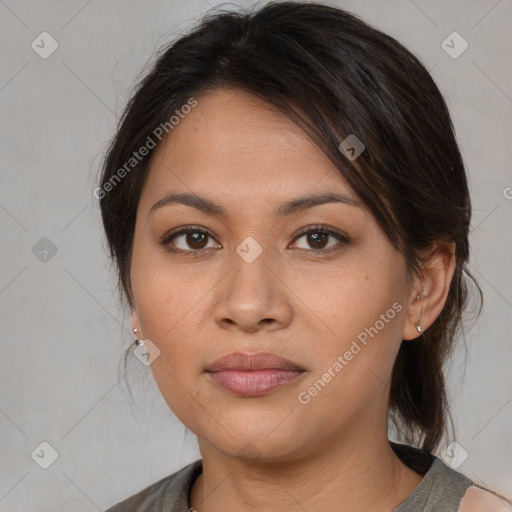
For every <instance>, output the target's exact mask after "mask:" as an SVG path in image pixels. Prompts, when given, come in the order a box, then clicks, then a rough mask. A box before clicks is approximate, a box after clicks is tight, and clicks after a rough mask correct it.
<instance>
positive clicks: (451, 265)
mask: <svg viewBox="0 0 512 512" xmlns="http://www.w3.org/2000/svg"><path fill="white" fill-rule="evenodd" d="M455 263H456V261H455V242H451V243H435V244H433V246H432V247H431V249H430V253H429V255H428V258H427V260H426V262H425V263H424V264H423V267H422V269H421V272H420V275H419V276H418V277H416V278H415V280H414V283H413V285H412V287H411V291H410V294H409V297H408V299H407V311H406V313H407V320H406V322H405V325H404V331H403V333H402V339H404V340H413V339H415V338H418V337H419V336H421V333H420V332H418V330H417V328H416V326H417V325H420V326H421V329H422V331H423V332H425V331H426V330H427V329H428V328H429V327H430V326H431V325H432V324H433V323H434V321H435V320H436V318H437V317H438V316H439V315H440V313H441V311H442V310H443V307H444V305H445V303H446V298H447V297H448V292H449V290H450V284H451V282H452V278H453V273H454V272H455Z"/></svg>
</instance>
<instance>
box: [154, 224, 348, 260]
mask: <svg viewBox="0 0 512 512" xmlns="http://www.w3.org/2000/svg"><path fill="white" fill-rule="evenodd" d="M190 233H201V234H203V235H206V236H208V237H210V238H214V237H213V236H212V235H211V233H210V232H209V231H207V230H205V229H203V228H201V227H199V226H186V227H184V228H178V229H177V230H175V231H171V232H170V233H168V234H167V235H165V236H164V237H163V239H162V240H161V244H162V245H163V246H165V247H166V249H167V250H169V251H171V252H173V253H182V254H185V255H187V256H189V255H193V256H197V255H199V254H201V252H204V251H206V250H207V249H197V250H194V249H190V250H185V249H176V248H172V247H171V246H170V243H171V241H172V240H173V239H174V238H176V237H178V236H180V235H186V234H190ZM310 233H320V234H325V235H329V236H332V237H333V238H336V239H337V240H338V241H339V242H341V244H336V245H334V246H332V247H329V248H328V249H299V250H300V251H306V252H315V253H322V254H330V253H332V252H336V251H339V250H340V249H341V248H342V247H343V246H345V245H348V244H349V243H350V240H349V239H348V238H347V236H346V235H344V234H342V233H340V232H338V231H335V230H333V229H331V228H328V227H326V226H312V227H308V228H304V229H303V230H301V231H299V233H297V235H296V237H295V238H294V240H293V242H296V241H297V240H299V239H300V238H302V237H303V236H304V235H308V234H310Z"/></svg>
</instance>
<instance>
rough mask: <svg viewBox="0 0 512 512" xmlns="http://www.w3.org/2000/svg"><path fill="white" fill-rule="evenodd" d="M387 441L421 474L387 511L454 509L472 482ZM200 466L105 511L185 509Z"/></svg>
mask: <svg viewBox="0 0 512 512" xmlns="http://www.w3.org/2000/svg"><path fill="white" fill-rule="evenodd" d="M390 444H391V447H392V448H393V450H394V451H395V453H396V454H397V455H398V457H399V458H400V459H401V460H402V462H403V463H404V464H406V465H407V466H409V467H410V468H412V469H413V470H414V471H416V472H418V473H420V474H422V475H424V476H423V480H422V481H421V482H420V483H419V485H418V486H417V487H416V489H414V491H413V492H412V494H411V495H410V496H409V497H408V498H407V499H406V500H405V501H403V502H402V503H400V504H399V505H397V506H396V507H395V508H394V509H393V510H391V511H390V512H457V510H458V508H459V504H460V502H461V500H462V498H463V497H464V494H465V492H466V490H467V489H468V488H469V487H471V485H473V482H472V481H471V480H470V479H469V478H467V477H466V476H464V475H463V474H462V473H459V472H457V471H455V470H453V469H452V468H450V467H449V466H447V465H446V464H445V463H444V462H443V461H442V460H441V459H439V458H437V457H436V456H434V455H432V454H430V453H428V452H426V451H424V450H420V449H418V448H415V447H413V446H409V445H404V444H397V443H394V442H392V441H391V442H390ZM202 469H203V463H202V460H201V459H199V460H196V461H195V462H192V463H191V464H189V465H188V466H185V467H184V468H182V469H180V470H179V471H177V472H176V473H173V474H172V475H170V476H167V477H165V478H163V479H162V480H159V481H158V482H156V483H154V484H152V485H150V486H149V487H146V488H145V489H143V490H142V491H140V492H139V493H137V494H135V495H133V496H132V497H130V498H128V499H126V500H124V501H122V502H120V503H118V504H117V505H114V506H113V507H110V508H109V509H107V510H106V512H189V508H190V505H189V496H190V490H191V488H192V486H193V484H194V481H195V480H196V478H197V477H198V476H199V475H200V474H201V472H202Z"/></svg>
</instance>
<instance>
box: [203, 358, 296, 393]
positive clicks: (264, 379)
mask: <svg viewBox="0 0 512 512" xmlns="http://www.w3.org/2000/svg"><path fill="white" fill-rule="evenodd" d="M205 371H206V373H207V374H208V376H209V378H210V379H211V380H212V382H213V383H215V384H216V385H217V386H219V387H220V388H222V389H223V390H225V391H229V392H230V393H232V394H234V395H236V396H241V397H253V398H254V397H258V396H263V395H267V394H269V393H271V392H273V391H275V390H276V389H279V388H281V387H282V386H285V385H286V384H290V383H291V382H294V381H296V380H297V379H298V378H300V377H301V376H302V375H303V374H304V373H306V370H305V369H304V368H302V367H300V366H299V365H297V364H296V363H294V362H292V361H290V360H288V359H285V358H282V357H279V356H277V355H275V354H270V353H268V352H265V353H259V354H244V353H240V352H236V353H233V354H228V355H227V356H224V357H221V358H220V359H217V360H216V361H215V362H214V363H213V364H212V365H210V366H208V367H207V368H206V370H205Z"/></svg>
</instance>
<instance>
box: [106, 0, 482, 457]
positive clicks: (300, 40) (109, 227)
mask: <svg viewBox="0 0 512 512" xmlns="http://www.w3.org/2000/svg"><path fill="white" fill-rule="evenodd" d="M216 88H238V89H242V90H245V91H248V92H250V93H252V94H254V95H257V96H258V97H260V98H262V99H264V100H265V101H267V102H268V103H270V104H272V105H274V106H275V107H277V108H278V109H279V110H280V111H281V112H283V113H284V114H285V115H287V116H288V117H289V118H290V119H292V120H293V121H295V122H296V123H298V124H299V125H300V126H301V127H303V129H304V130H305V131H306V132H307V133H308V135H309V136H310V137H311V139H312V140H313V141H314V142H315V143H316V144H317V145H318V146H319V148H320V149H321V150H322V151H323V152H324V153H325V154H326V155H327V156H328V157H329V158H330V160H331V161H332V162H333V164H334V165H335V166H336V168H337V169H338V170H339V172H340V174H341V175H342V176H343V177H344V178H345V179H346V180H347V182H348V184H349V185H350V186H351V187H352V188H353V190H354V192H355V193H356V194H357V195H358V196H359V198H360V199H361V200H362V201H363V203H364V204H365V205H366V206H367V207H368V208H369V210H370V211H371V212H372V214H373V215H374V217H375V219H376V221H377V223H378V224H379V226H380V227H381V229H382V231H383V232H384V234H385V236H386V237H387V238H388V239H389V241H390V243H391V244H392V245H393V246H394V247H396V248H397V249H398V250H400V251H401V253H402V254H403V255H404V258H405V261H406V263H407V268H408V271H409V277H411V276H414V275H415V274H417V272H418V270H419V269H420V268H421V264H422V263H423V262H424V259H422V258H421V256H420V255H421V254H422V253H423V252H424V251H425V250H427V249H428V248H430V247H432V244H434V245H435V244H437V245H443V244H446V243H449V242H455V244H456V268H455V273H454V276H453V280H452V282H451V286H450V290H449V294H448V298H447V301H446V305H445V307H444V309H443V311H442V313H441V314H440V315H439V317H438V318H437V319H436V321H435V322H434V324H433V325H432V326H431V327H430V328H429V329H428V330H427V331H426V332H424V333H423V335H422V336H421V338H420V339H419V340H416V341H413V342H405V341H404V342H402V345H401V347H400V350H399V353H398V356H397V359H396V362H395V365H394V368H393V375H392V385H391V392H390V402H389V411H390V419H391V421H392V422H393V424H394V425H395V426H396V431H397V435H398V440H401V441H404V442H408V443H410V444H416V445H418V446H421V447H422V448H423V449H425V450H427V451H429V452H433V451H434V450H435V449H436V448H437V447H438V445H439V443H440V441H441V439H442V437H443V436H444V434H445V432H446V429H447V419H449V417H450V416H449V412H448V405H447V395H446V388H445V379H444V375H443V364H444V362H445V361H446V359H447V357H448V356H449V355H450V353H451V351H452V350H453V343H454V342H455V340H456V339H457V337H458V335H459V334H460V332H462V313H463V311H464V309H465V307H466V302H467V299H468V289H467V284H468V283H469V281H468V280H467V277H469V278H470V279H471V280H472V279H473V278H472V277H471V274H470V273H469V272H468V270H467V267H466V263H467V261H468V255H469V247H468V232H469V227H470V218H471V204H470V197H469V191H468V184H467V181H466V173H465V168H464V163H463V161H462V157H461V154H460V152H459V148H458V146H457V142H456V138H455V133H454V128H453V125H452V121H451V118H450V115H449V112H448V109H447V106H446V103H445V101H444V99H443V97H442V95H441V93H440V91H439V89H438V87H437V86H436V84H435V82H434V80H433V79H432V77H431V76H430V74H429V72H428V71H427V70H426V69H425V67H424V66H423V65H422V64H421V62H420V61H419V59H418V58H417V57H415V56H414V55H413V54H412V53H411V52H410V51H408V50H407V49H406V48H404V47H403V46H402V45H401V44H400V43H399V42H398V41H396V40H395V39H394V38H392V37H390V36H388V35H386V34H384V33H382V32H381V31H379V30H377V29H375V28H373V27H371V26H369V25H368V24H366V23H365V22H363V21H362V20H360V19H359V18H358V17H357V16H355V15H353V14H351V13H348V12H346V11H343V10H341V9H338V8H334V7H330V6H327V5H322V4H318V3H308V2H278V3H274V2H272V3H268V4H266V5H264V6H263V7H261V8H259V9H255V10H254V11H243V10H239V11H238V12H224V11H220V12H213V13H209V14H207V15H206V16H205V17H204V18H203V19H202V20H201V22H200V23H198V25H197V26H196V27H194V28H193V29H192V30H191V31H190V32H189V33H187V34H186V35H184V36H182V37H180V38H179V39H177V40H176V41H174V42H173V43H172V44H170V45H169V46H168V47H166V48H164V49H163V50H161V52H160V53H159V54H158V55H157V60H156V63H155V64H154V65H153V67H152V68H151V71H150V72H149V73H148V74H147V76H146V77H145V78H143V79H142V80H141V81H140V83H139V84H138V87H137V90H136V91H135V93H134V95H133V96H132V98H131V100H130V101H129V103H128V105H127V107H126V109H125V111H124V113H123V115H122V118H121V120H120V125H119V128H118V131H117V133H116V135H115V137H114V139H113V140H112V142H111V145H110V147H109V150H108V154H107V156H106V158H105V162H104V167H103V174H102V177H101V183H100V188H99V189H97V190H98V191H99V193H98V194H97V197H99V198H100V207H101V214H102V220H103V224H104V228H105V232H106V236H107V241H108V245H109V249H110V253H111V256H112V258H113V260H114V262H115V264H116V267H117V270H118V275H119V280H120V285H121V286H120V289H122V291H124V293H125V296H126V298H127V299H128V302H129V304H130V305H132V304H133V303H132V296H131V289H130V279H129V278H130V260H131V249H132V242H133V234H134V227H135V217H136V210H137V205H138V202H139V197H140V194H141V189H142V186H143V184H144V182H145V179H146V176H147V172H148V168H149V161H150V155H148V156H147V157H146V158H143V159H141V160H140V161H137V162H136V163H135V165H133V168H127V167H126V163H127V162H128V161H130V158H132V157H133V154H134V153H136V152H137V151H138V150H139V149H140V148H141V147H143V146H145V145H146V146H147V145H148V140H149V139H148V138H152V139H154V138H155V135H154V133H155V129H156V128H157V127H158V126H161V125H165V123H167V125H169V119H170V117H171V116H172V115H173V114H175V112H176V111H177V110H178V111H179V110H180V108H181V107H182V106H183V105H186V104H187V103H188V102H189V101H190V98H191V97H194V98H197V101H199V102H200V101H201V100H200V96H201V93H202V92H205V91H208V90H214V89H216ZM351 134H352V135H355V136H356V137H357V138H358V139H360V140H361V141H362V142H363V143H364V145H365V150H364V151H363V152H362V153H361V154H360V155H359V156H358V158H357V159H356V160H354V161H352V160H351V159H349V158H347V155H346V154H345V153H344V152H343V151H340V149H339V146H340V143H341V142H342V141H343V140H344V139H345V138H346V137H348V136H349V135H351ZM150 153H151V151H150ZM132 163H133V162H132ZM356 164H357V165H356ZM122 168H124V169H125V172H122V173H121V174H122V179H117V178H119V176H120V173H119V170H120V169H122ZM116 173H117V174H116ZM475 284H476V283H475ZM476 288H477V290H478V292H479V294H480V299H481V291H480V289H479V287H478V285H476ZM452 427H453V426H452Z"/></svg>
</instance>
